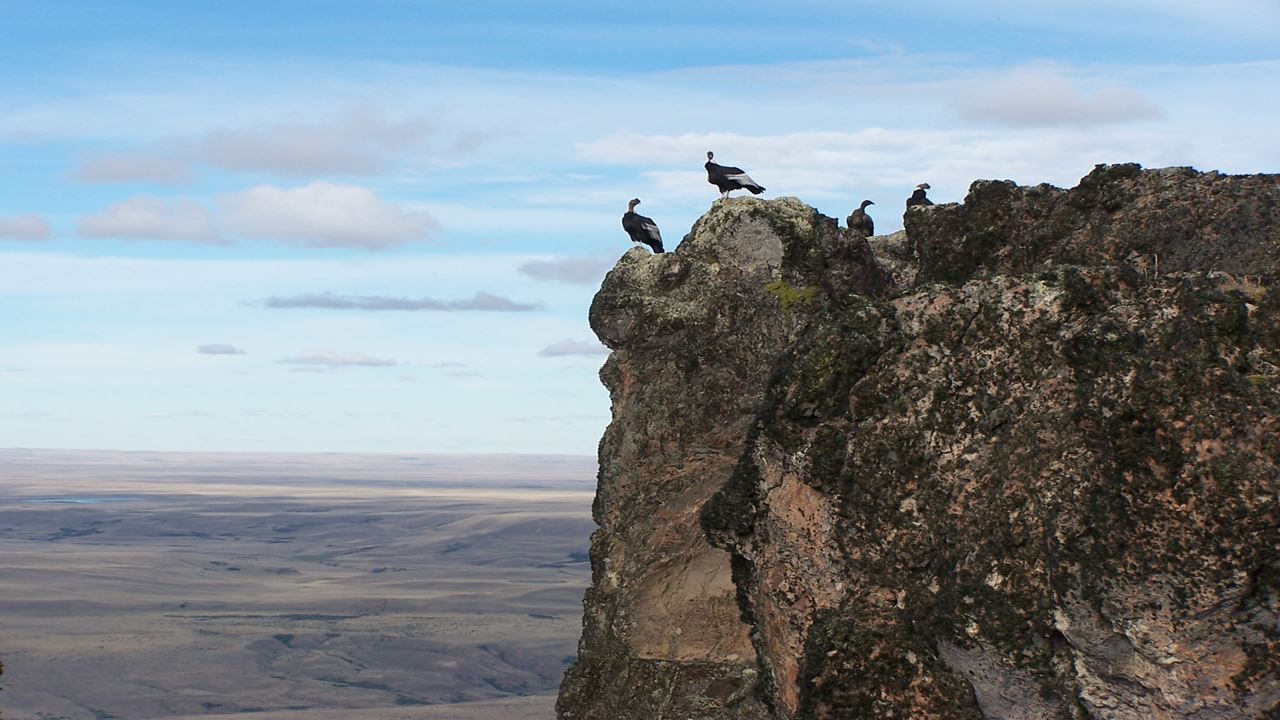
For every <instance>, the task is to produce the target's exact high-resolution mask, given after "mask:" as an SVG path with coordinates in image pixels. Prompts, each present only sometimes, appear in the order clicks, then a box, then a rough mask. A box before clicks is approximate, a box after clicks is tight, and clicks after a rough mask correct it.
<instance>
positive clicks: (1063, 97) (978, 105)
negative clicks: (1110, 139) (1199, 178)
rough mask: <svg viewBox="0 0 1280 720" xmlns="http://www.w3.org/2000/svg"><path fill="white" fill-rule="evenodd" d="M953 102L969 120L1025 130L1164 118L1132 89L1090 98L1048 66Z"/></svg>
mask: <svg viewBox="0 0 1280 720" xmlns="http://www.w3.org/2000/svg"><path fill="white" fill-rule="evenodd" d="M954 104H955V107H956V110H957V112H959V114H960V116H961V117H962V118H964V119H966V120H972V121H980V122H982V121H994V122H997V123H1001V124H1005V125H1012V126H1023V127H1037V126H1038V127H1047V126H1054V125H1079V126H1089V125H1109V124H1114V123H1125V122H1134V121H1138V120H1155V119H1159V118H1161V117H1163V116H1164V113H1163V111H1161V110H1160V109H1159V108H1158V107H1156V106H1155V105H1154V104H1152V103H1151V102H1150V101H1149V100H1147V99H1146V98H1145V97H1143V96H1142V94H1141V93H1138V92H1137V91H1135V90H1132V89H1130V88H1125V87H1120V86H1117V85H1109V86H1106V87H1102V88H1100V89H1098V90H1096V91H1095V92H1093V93H1092V94H1089V95H1086V94H1084V93H1082V92H1081V91H1080V90H1079V89H1077V88H1076V87H1075V85H1074V84H1073V83H1072V82H1071V81H1070V80H1068V79H1067V78H1065V77H1063V76H1062V75H1060V74H1058V73H1055V72H1053V71H1051V70H1049V69H1043V68H1021V69H1017V70H1013V71H1011V72H1009V73H1006V74H1004V75H1002V76H998V77H994V78H990V79H984V80H982V81H979V82H975V83H971V84H969V85H967V86H966V87H965V88H963V90H962V92H961V94H960V95H958V96H957V97H956V98H955V100H954Z"/></svg>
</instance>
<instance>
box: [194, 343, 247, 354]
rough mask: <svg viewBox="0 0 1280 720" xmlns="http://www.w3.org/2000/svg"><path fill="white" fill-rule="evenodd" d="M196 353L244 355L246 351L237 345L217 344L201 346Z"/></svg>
mask: <svg viewBox="0 0 1280 720" xmlns="http://www.w3.org/2000/svg"><path fill="white" fill-rule="evenodd" d="M196 352H197V353H200V354H201V355H243V354H244V350H242V349H240V348H238V347H236V346H235V345H227V344H224V343H215V344H212V345H200V346H198V347H197V348H196Z"/></svg>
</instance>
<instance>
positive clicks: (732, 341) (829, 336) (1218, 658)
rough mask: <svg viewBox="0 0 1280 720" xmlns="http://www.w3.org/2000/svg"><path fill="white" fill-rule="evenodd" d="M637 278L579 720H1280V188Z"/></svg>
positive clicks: (744, 225)
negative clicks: (1270, 719)
mask: <svg viewBox="0 0 1280 720" xmlns="http://www.w3.org/2000/svg"><path fill="white" fill-rule="evenodd" d="M905 220H906V223H905V224H906V231H905V232H904V233H898V234H896V235H894V236H889V237H877V238H871V239H870V241H868V240H866V239H863V238H860V237H852V236H850V235H848V234H847V233H844V232H843V231H841V230H840V229H839V228H838V227H837V226H836V224H835V221H834V220H832V219H830V218H826V217H824V216H822V215H820V214H818V213H817V212H816V211H815V210H813V209H812V208H810V207H808V206H806V205H804V204H803V203H801V202H799V201H797V200H794V199H790V198H784V199H781V200H773V201H762V200H756V199H747V198H741V199H732V200H729V201H718V202H717V203H716V204H715V205H714V206H713V207H712V209H711V211H710V212H709V213H708V214H707V215H706V216H704V217H703V218H702V219H700V220H699V221H698V223H697V224H696V225H695V226H694V228H693V230H692V232H691V233H690V235H689V236H687V237H686V238H685V240H684V242H683V243H682V244H681V245H680V247H679V248H678V249H677V250H676V251H675V252H674V253H668V254H666V255H657V256H655V255H649V254H648V253H646V252H645V251H643V250H639V249H636V250H632V251H630V252H628V253H627V255H625V256H624V257H623V259H622V260H621V261H620V262H619V263H618V266H617V267H616V268H615V269H614V270H613V272H611V273H610V274H609V276H608V278H606V280H605V282H604V285H603V287H602V288H601V290H600V293H599V294H598V295H597V297H596V300H595V302H594V304H593V306H592V309H591V322H592V327H593V328H594V329H595V331H596V333H597V334H598V335H599V337H600V338H601V340H602V341H603V342H604V343H605V344H606V345H608V346H609V347H610V348H612V349H613V351H614V352H613V353H612V355H611V356H610V358H609V360H608V361H607V362H606V364H605V366H604V368H603V369H602V370H601V377H602V379H603V381H604V383H605V384H606V386H608V388H609V390H610V393H611V395H612V399H613V422H612V423H611V424H610V426H609V428H608V430H607V431H606V433H605V436H604V438H603V439H602V441H601V444H600V477H599V489H598V493H597V498H596V505H595V508H594V512H595V518H596V521H597V523H598V524H599V525H600V529H599V530H598V532H597V533H596V535H595V536H594V538H593V543H592V567H593V569H594V582H593V585H592V587H591V589H590V590H589V591H588V593H587V597H586V601H585V617H584V623H583V637H582V641H581V643H580V647H579V657H578V662H577V663H576V664H575V665H574V666H573V667H572V668H571V669H570V671H569V673H568V674H567V675H566V677H565V680H564V683H563V685H562V688H561V695H560V701H559V704H558V714H559V717H560V718H563V719H564V720H570V719H574V720H576V719H578V718H618V719H622V720H627V719H632V718H634V719H636V720H640V719H641V718H643V719H644V720H656V719H660V718H680V719H681V720H683V719H685V718H707V719H711V718H716V719H720V718H724V719H726V720H727V719H728V718H748V719H750V718H891V717H892V718H1144V719H1145V718H1206V719H1208V718H1237V717H1241V718H1266V717H1276V716H1277V714H1280V468H1278V467H1277V463H1280V291H1277V289H1276V286H1275V281H1276V271H1277V267H1278V266H1280V265H1278V263H1277V261H1278V260H1280V177H1277V176H1248V177H1244V176H1240V177H1233V176H1224V175H1219V174H1217V173H1197V172H1195V171H1191V170H1186V169H1166V170H1155V171H1142V170H1141V169H1140V168H1138V167H1137V166H1132V165H1121V166H1100V167H1099V168H1098V169H1097V170H1095V171H1094V172H1093V173H1091V174H1090V175H1089V176H1087V177H1086V178H1084V180H1083V181H1082V182H1081V184H1080V186H1079V187H1077V188H1074V189H1071V190H1060V189H1057V188H1051V187H1048V186H1039V187H1032V188H1027V187H1018V186H1015V185H1013V184H1012V183H1003V182H977V183H974V185H973V187H972V188H971V191H970V194H969V196H968V197H967V198H966V200H965V202H964V203H963V204H958V205H957V204H953V205H939V206H934V207H932V208H918V209H912V210H911V211H909V212H908V214H907V216H906V218H905Z"/></svg>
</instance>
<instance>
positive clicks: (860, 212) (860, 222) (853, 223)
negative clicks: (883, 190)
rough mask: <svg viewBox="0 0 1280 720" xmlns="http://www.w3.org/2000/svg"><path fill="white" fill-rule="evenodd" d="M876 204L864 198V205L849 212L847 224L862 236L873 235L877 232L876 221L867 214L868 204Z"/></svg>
mask: <svg viewBox="0 0 1280 720" xmlns="http://www.w3.org/2000/svg"><path fill="white" fill-rule="evenodd" d="M868 205H875V203H873V202H871V201H870V200H863V201H862V205H860V206H858V209H857V210H854V211H853V212H851V213H849V217H848V218H846V219H845V221H844V222H845V225H846V226H848V228H849V229H850V230H852V231H854V232H855V233H857V234H859V235H861V236H862V237H871V236H872V235H875V234H876V223H875V221H874V220H872V219H871V216H870V215H868V214H867V206H868Z"/></svg>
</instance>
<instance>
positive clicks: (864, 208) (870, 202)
mask: <svg viewBox="0 0 1280 720" xmlns="http://www.w3.org/2000/svg"><path fill="white" fill-rule="evenodd" d="M868 205H875V203H874V202H872V201H870V200H863V201H862V209H863V210H866V209H867V206H868Z"/></svg>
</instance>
